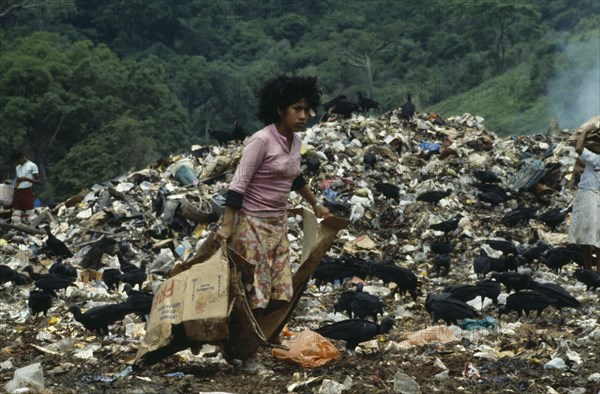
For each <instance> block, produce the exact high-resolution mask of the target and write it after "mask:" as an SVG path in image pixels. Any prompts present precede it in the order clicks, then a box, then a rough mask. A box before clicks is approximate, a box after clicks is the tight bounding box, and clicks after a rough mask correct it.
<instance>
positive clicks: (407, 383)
mask: <svg viewBox="0 0 600 394" xmlns="http://www.w3.org/2000/svg"><path fill="white" fill-rule="evenodd" d="M394 392H395V393H401V394H417V393H420V392H421V389H420V388H419V384H418V383H417V382H416V381H415V380H414V379H413V378H412V377H411V376H409V375H407V374H405V373H404V372H402V371H398V372H396V375H395V376H394Z"/></svg>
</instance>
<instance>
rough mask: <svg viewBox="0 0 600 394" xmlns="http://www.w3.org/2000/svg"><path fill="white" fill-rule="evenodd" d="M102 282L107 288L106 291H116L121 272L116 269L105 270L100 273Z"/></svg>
mask: <svg viewBox="0 0 600 394" xmlns="http://www.w3.org/2000/svg"><path fill="white" fill-rule="evenodd" d="M102 281H103V282H104V284H105V285H106V287H107V288H108V291H113V290H115V291H116V290H117V288H118V287H119V282H120V281H121V271H119V270H118V269H116V268H107V269H105V270H104V271H102Z"/></svg>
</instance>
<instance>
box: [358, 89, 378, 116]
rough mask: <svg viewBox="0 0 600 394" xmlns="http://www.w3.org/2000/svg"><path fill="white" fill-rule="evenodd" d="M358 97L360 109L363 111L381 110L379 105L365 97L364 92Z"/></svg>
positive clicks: (359, 93) (359, 92)
mask: <svg viewBox="0 0 600 394" xmlns="http://www.w3.org/2000/svg"><path fill="white" fill-rule="evenodd" d="M356 95H357V96H358V106H359V107H360V109H361V111H368V110H370V109H371V108H379V103H378V102H377V101H375V100H372V99H370V98H368V97H365V96H363V92H361V91H358V92H357V93H356Z"/></svg>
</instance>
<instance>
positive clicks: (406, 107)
mask: <svg viewBox="0 0 600 394" xmlns="http://www.w3.org/2000/svg"><path fill="white" fill-rule="evenodd" d="M406 99H407V100H406V102H405V103H404V104H402V106H401V107H400V109H401V110H402V115H400V117H401V118H402V119H405V120H409V119H410V118H412V117H413V115H414V114H415V110H416V108H415V105H414V104H413V102H412V96H411V94H410V93H409V94H407V95H406Z"/></svg>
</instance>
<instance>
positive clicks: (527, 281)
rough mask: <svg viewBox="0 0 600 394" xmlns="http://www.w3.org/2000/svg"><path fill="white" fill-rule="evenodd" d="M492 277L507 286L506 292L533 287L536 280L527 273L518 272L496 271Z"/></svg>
mask: <svg viewBox="0 0 600 394" xmlns="http://www.w3.org/2000/svg"><path fill="white" fill-rule="evenodd" d="M492 278H493V279H496V280H497V281H498V282H500V283H502V284H503V285H504V286H505V287H506V292H507V293H510V292H511V291H513V290H514V291H521V290H526V289H533V287H534V283H535V281H534V280H533V279H531V276H529V275H527V274H519V273H517V272H494V273H493V274H492Z"/></svg>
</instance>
